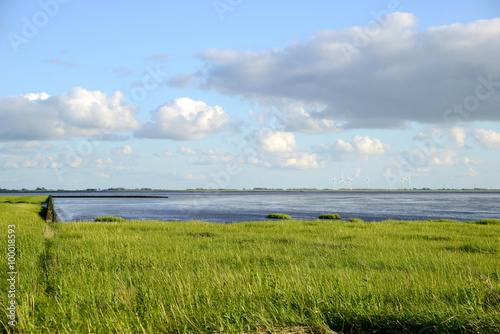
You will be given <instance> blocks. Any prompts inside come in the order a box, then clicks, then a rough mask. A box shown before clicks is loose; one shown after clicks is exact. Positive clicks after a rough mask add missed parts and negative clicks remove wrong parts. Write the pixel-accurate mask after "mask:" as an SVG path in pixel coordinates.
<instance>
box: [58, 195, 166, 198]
mask: <svg viewBox="0 0 500 334" xmlns="http://www.w3.org/2000/svg"><path fill="white" fill-rule="evenodd" d="M52 198H168V196H160V195H128V196H127V195H52Z"/></svg>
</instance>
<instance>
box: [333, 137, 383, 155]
mask: <svg viewBox="0 0 500 334" xmlns="http://www.w3.org/2000/svg"><path fill="white" fill-rule="evenodd" d="M335 148H336V149H337V150H339V151H344V152H349V153H357V154H360V155H382V154H385V153H386V152H387V151H388V150H389V149H390V148H391V145H389V144H383V143H382V142H381V141H380V140H379V139H377V138H373V139H370V137H368V136H365V137H361V136H357V135H356V136H354V137H352V139H351V140H350V141H348V142H346V141H344V140H342V139H337V141H336V142H335Z"/></svg>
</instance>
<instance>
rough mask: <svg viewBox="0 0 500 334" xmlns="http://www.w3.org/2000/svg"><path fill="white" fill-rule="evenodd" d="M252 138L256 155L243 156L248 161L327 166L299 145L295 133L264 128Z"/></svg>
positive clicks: (274, 164)
mask: <svg viewBox="0 0 500 334" xmlns="http://www.w3.org/2000/svg"><path fill="white" fill-rule="evenodd" d="M251 140H252V141H253V142H254V144H255V146H256V150H255V155H249V156H247V157H243V159H244V161H246V162H247V163H250V164H256V165H261V166H264V167H285V168H295V169H318V168H324V167H325V166H326V164H325V163H324V162H320V161H318V160H317V156H316V154H312V153H310V152H307V151H302V150H300V149H299V148H298V147H297V141H296V139H295V134H294V133H291V132H286V131H280V130H272V129H267V128H264V129H261V130H259V131H257V132H255V133H254V134H253V138H251Z"/></svg>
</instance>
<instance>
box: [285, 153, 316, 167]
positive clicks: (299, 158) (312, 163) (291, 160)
mask: <svg viewBox="0 0 500 334" xmlns="http://www.w3.org/2000/svg"><path fill="white" fill-rule="evenodd" d="M279 163H280V165H281V166H282V167H293V168H297V169H319V168H324V167H325V166H326V164H325V163H324V162H318V160H317V159H316V154H310V153H296V154H293V156H291V157H286V156H285V157H282V158H281V159H280V160H279Z"/></svg>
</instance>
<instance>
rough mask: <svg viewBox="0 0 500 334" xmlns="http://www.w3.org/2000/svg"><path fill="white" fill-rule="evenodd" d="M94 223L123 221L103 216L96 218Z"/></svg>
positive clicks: (119, 218) (118, 218) (122, 220)
mask: <svg viewBox="0 0 500 334" xmlns="http://www.w3.org/2000/svg"><path fill="white" fill-rule="evenodd" d="M95 221H96V222H124V221H125V219H123V218H121V217H112V216H105V217H96V218H95Z"/></svg>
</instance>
